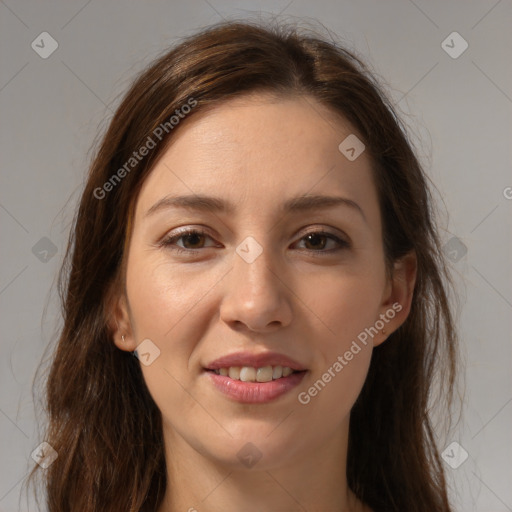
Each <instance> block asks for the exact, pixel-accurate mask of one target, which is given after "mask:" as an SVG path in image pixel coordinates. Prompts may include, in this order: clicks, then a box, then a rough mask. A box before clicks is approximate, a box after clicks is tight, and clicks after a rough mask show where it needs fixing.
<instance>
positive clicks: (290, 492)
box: [158, 418, 365, 512]
mask: <svg viewBox="0 0 512 512" xmlns="http://www.w3.org/2000/svg"><path fill="white" fill-rule="evenodd" d="M164 440H165V446H166V461H167V491H166V494H165V497H164V500H163V502H162V504H161V506H160V507H159V509H158V512H184V511H188V512H194V511H197V512H202V511H203V510H208V511H211V512H221V511H222V512H225V511H226V510H244V511H246V512H260V511H261V510H280V511H283V512H299V511H304V510H309V511H312V512H313V511H321V510H331V511H333V512H334V511H336V512H338V511H339V512H342V511H343V512H360V511H363V510H365V509H364V508H363V507H362V504H361V502H359V501H358V500H357V499H356V498H355V496H354V495H353V493H352V492H351V491H350V489H349V488H348V485H347V480H346V454H347V443H348V418H347V421H346V422H345V424H344V425H343V427H342V429H341V432H340V433H338V434H337V435H336V437H335V438H332V439H327V440H319V444H318V445H317V446H314V447H310V449H309V450H305V447H303V446H300V440H298V443H297V449H296V454H295V455H294V456H291V457H286V459H285V460H284V461H283V460H282V457H276V459H280V460H273V461H268V460H267V461H266V462H265V463H264V460H265V457H262V459H261V461H259V462H258V463H256V464H255V465H254V466H253V467H252V468H251V469H249V468H247V469H240V464H239V462H238V461H236V462H232V463H230V462H229V461H218V460H214V459H212V458H211V457H207V456H205V455H204V454H201V453H199V452H198V451H197V450H195V449H194V448H192V447H191V446H190V444H188V443H187V442H186V441H185V440H184V439H183V438H182V437H181V436H180V435H179V434H177V432H175V431H173V430H172V429H170V428H168V429H167V432H164ZM242 444H243V443H242Z"/></svg>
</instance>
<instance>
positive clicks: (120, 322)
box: [109, 294, 136, 352]
mask: <svg viewBox="0 0 512 512" xmlns="http://www.w3.org/2000/svg"><path fill="white" fill-rule="evenodd" d="M109 330H110V332H111V333H112V339H113V342H114V344H115V345H116V347H117V348H119V349H121V350H125V351H127V352H133V351H134V350H135V348H136V343H135V340H134V336H133V331H132V327H131V322H130V315H129V312H128V304H127V300H126V296H125V295H124V294H121V295H120V296H119V297H118V298H117V299H115V300H114V301H113V303H112V309H111V314H110V322H109Z"/></svg>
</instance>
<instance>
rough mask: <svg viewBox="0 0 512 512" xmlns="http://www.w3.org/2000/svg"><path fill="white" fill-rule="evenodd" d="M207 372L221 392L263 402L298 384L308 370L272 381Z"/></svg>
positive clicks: (232, 396) (242, 400)
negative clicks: (244, 380) (247, 379)
mask: <svg viewBox="0 0 512 512" xmlns="http://www.w3.org/2000/svg"><path fill="white" fill-rule="evenodd" d="M205 373H206V374H207V376H208V377H209V378H210V379H211V382H212V383H213V385H214V386H215V387H216V388H217V389H218V390H219V391H220V392H221V393H223V394H224V395H226V396H228V397H229V398H231V399H233V400H235V401H236V402H241V403H246V404H263V403H267V402H271V401H272V400H276V399H277V398H279V397H280V396H282V395H284V394H285V393H288V392H289V391H290V390H292V389H293V388H295V387H296V386H298V385H299V384H300V382H301V381H302V379H303V378H304V375H306V373H307V372H306V371H301V372H298V373H292V374H291V375H289V376H288V377H281V378H280V379H276V380H271V381H270V382H242V381H241V380H233V379H230V378H229V377H227V376H224V375H217V374H216V373H214V372H213V371H206V372H205Z"/></svg>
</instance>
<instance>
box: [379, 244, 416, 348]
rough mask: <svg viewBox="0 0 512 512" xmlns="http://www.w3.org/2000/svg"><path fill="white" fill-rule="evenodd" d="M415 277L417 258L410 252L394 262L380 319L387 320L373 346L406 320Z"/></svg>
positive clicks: (381, 341) (413, 252)
mask: <svg viewBox="0 0 512 512" xmlns="http://www.w3.org/2000/svg"><path fill="white" fill-rule="evenodd" d="M416 275H417V257H416V253H415V251H410V252H409V253H407V254H406V255H405V256H403V257H402V258H400V260H398V261H396V262H395V265H394V268H393V275H392V278H391V281H390V282H389V283H388V286H387V288H386V296H385V297H384V300H383V303H382V310H381V314H380V318H382V319H384V321H386V320H387V324H386V326H385V327H384V329H383V330H382V331H381V332H380V333H379V336H377V339H375V340H374V346H377V345H380V344H381V343H383V342H384V341H385V340H386V339H387V338H388V337H389V336H390V335H391V334H392V333H393V332H394V331H396V330H397V329H398V328H399V327H400V326H401V325H402V324H403V323H404V322H405V320H406V319H407V317H408V316H409V312H410V311H411V304H412V299H413V296H414V287H415V284H416Z"/></svg>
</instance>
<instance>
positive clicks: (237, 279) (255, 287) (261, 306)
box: [220, 250, 293, 333]
mask: <svg viewBox="0 0 512 512" xmlns="http://www.w3.org/2000/svg"><path fill="white" fill-rule="evenodd" d="M273 267H275V265H273V262H272V261H271V257H270V251H269V250H263V252H262V253H261V254H260V255H259V256H258V257H257V258H256V259H255V260H254V261H252V262H251V263H248V262H247V261H245V260H244V259H243V258H241V257H240V256H239V255H238V254H235V255H234V264H233V269H232V271H231V272H229V274H228V276H227V279H226V280H225V293H224V297H223V300H222V303H221V306H220V318H221V320H223V321H224V322H225V323H226V324H228V325H230V327H232V328H233V329H237V330H240V329H243V328H246V329H248V330H250V331H256V332H261V333H269V332H273V331H274V330H276V329H280V328H283V327H286V326H288V325H289V324H290V322H291V320H292V308H291V304H290V298H291V296H292V295H293V293H292V291H291V290H290V287H289V285H287V283H286V282H285V281H284V276H283V277H282V275H283V274H282V272H281V275H278V274H279V273H278V272H276V270H274V268H273Z"/></svg>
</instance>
